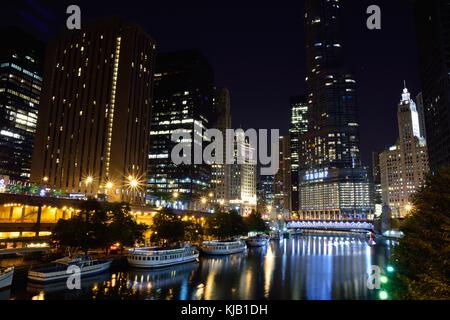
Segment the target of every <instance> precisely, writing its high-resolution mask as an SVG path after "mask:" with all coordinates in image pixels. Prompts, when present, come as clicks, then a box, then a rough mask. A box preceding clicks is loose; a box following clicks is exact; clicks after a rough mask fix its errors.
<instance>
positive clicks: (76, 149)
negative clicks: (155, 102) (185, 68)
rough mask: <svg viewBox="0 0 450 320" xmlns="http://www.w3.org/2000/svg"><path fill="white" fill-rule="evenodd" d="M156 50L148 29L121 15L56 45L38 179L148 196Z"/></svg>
mask: <svg viewBox="0 0 450 320" xmlns="http://www.w3.org/2000/svg"><path fill="white" fill-rule="evenodd" d="M154 52H155V43H154V41H153V40H152V39H151V38H150V37H149V36H148V35H147V34H146V33H145V32H144V30H142V29H141V28H140V27H139V26H137V25H135V24H133V23H129V22H126V21H123V20H120V19H115V18H113V19H104V20H98V21H95V22H92V23H86V24H85V25H84V26H83V29H82V30H79V31H65V32H63V33H62V34H61V35H60V36H58V37H57V38H56V39H54V40H53V41H52V42H51V43H50V44H49V46H48V49H47V54H46V58H45V59H46V60H45V61H46V66H45V73H44V75H45V76H44V85H43V94H42V103H41V111H40V113H39V120H38V130H37V133H36V140H35V149H34V154H33V164H32V173H31V175H32V181H34V182H37V183H45V184H46V185H47V186H48V187H50V188H55V189H60V190H62V191H64V192H67V193H74V194H85V195H87V196H97V197H102V198H107V199H108V200H109V201H129V202H132V203H141V202H143V200H144V199H145V188H144V185H145V176H146V172H147V157H148V141H149V136H150V129H149V125H150V116H151V105H152V82H153V66H154Z"/></svg>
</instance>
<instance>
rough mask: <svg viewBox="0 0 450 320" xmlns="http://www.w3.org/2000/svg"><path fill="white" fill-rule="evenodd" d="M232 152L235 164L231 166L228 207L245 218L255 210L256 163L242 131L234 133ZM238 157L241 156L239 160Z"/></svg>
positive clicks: (251, 148) (252, 150)
mask: <svg viewBox="0 0 450 320" xmlns="http://www.w3.org/2000/svg"><path fill="white" fill-rule="evenodd" d="M239 150H240V151H239ZM234 151H235V152H234V153H235V159H236V163H235V164H233V165H231V179H230V201H229V207H230V209H232V210H237V211H238V212H239V213H240V214H241V215H243V216H246V215H249V214H251V213H252V211H253V210H256V206H257V199H256V173H257V171H256V169H257V161H256V159H254V158H253V154H254V149H253V147H252V146H251V145H250V143H249V141H248V140H247V139H246V137H245V134H244V132H243V131H237V132H236V136H235V150H234ZM239 155H242V159H240V160H239V158H240V157H239Z"/></svg>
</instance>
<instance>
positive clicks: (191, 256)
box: [127, 245, 199, 268]
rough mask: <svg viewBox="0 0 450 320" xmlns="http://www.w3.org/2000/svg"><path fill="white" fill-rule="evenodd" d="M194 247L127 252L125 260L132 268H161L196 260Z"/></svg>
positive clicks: (197, 253)
mask: <svg viewBox="0 0 450 320" xmlns="http://www.w3.org/2000/svg"><path fill="white" fill-rule="evenodd" d="M198 256H199V252H198V250H197V249H196V248H195V247H192V246H190V245H186V246H184V247H180V246H178V247H146V248H134V249H130V250H129V251H128V256H127V260H128V263H129V264H130V265H131V266H132V267H137V268H161V267H167V266H172V265H177V264H181V263H187V262H192V261H196V260H198Z"/></svg>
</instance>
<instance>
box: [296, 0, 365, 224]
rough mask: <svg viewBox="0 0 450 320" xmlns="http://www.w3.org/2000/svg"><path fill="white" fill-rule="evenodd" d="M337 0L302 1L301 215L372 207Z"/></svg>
mask: <svg viewBox="0 0 450 320" xmlns="http://www.w3.org/2000/svg"><path fill="white" fill-rule="evenodd" d="M341 5H342V4H341V1H339V0H334V1H327V0H307V1H305V33H306V60H307V71H306V72H307V77H306V88H307V96H306V98H307V104H308V131H307V132H306V133H305V134H303V135H302V136H301V141H300V154H299V172H300V177H299V180H300V183H299V185H300V187H299V188H300V195H299V201H300V214H301V215H302V214H303V215H304V216H308V217H310V218H319V219H342V218H357V217H365V216H366V215H367V214H368V213H369V212H370V211H371V203H370V196H369V194H370V192H369V183H368V182H367V172H366V170H365V169H364V168H363V167H362V166H361V161H360V149H359V121H358V108H357V101H356V80H355V77H354V76H353V75H352V74H351V73H350V72H349V71H348V70H347V68H346V66H345V65H344V60H343V45H342V41H341V34H340V33H341V32H340V11H341V10H342V8H341Z"/></svg>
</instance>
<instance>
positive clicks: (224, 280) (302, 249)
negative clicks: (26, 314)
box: [0, 233, 393, 300]
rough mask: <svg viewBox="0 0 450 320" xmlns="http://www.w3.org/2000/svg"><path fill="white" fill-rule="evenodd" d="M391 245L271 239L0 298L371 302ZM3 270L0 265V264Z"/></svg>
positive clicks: (338, 237) (346, 237)
mask: <svg viewBox="0 0 450 320" xmlns="http://www.w3.org/2000/svg"><path fill="white" fill-rule="evenodd" d="M392 246H393V243H392V242H390V241H383V242H380V243H378V244H377V245H376V246H369V245H368V244H367V242H366V241H365V239H364V237H363V236H362V235H358V234H342V233H341V234H338V233H327V234H325V233H322V234H309V235H303V236H295V237H291V238H290V239H284V240H279V241H271V242H270V244H269V245H268V246H267V247H265V248H250V249H249V250H248V252H246V253H244V254H236V255H231V256H226V257H211V256H202V257H201V258H200V261H199V262H198V263H191V264H185V265H179V266H176V267H171V268H169V269H162V270H154V271H148V270H134V269H130V268H125V269H123V270H111V272H110V273H108V274H104V275H101V276H97V277H93V278H87V279H83V280H82V289H81V290H73V291H69V290H67V288H66V284H65V283H62V284H53V285H49V286H46V287H40V286H36V285H32V284H28V283H26V282H24V283H15V284H14V286H13V288H11V289H8V290H6V291H5V290H4V291H0V299H19V300H22V299H23V300H30V299H34V300H43V299H48V300H73V299H76V300H92V299H95V300H103V299H109V300H111V299H138V300H147V299H151V300H160V299H162V300H171V299H172V300H265V299H269V300H368V299H376V297H377V294H376V291H373V290H369V289H368V287H367V278H368V273H369V272H370V271H371V266H373V265H376V266H379V267H381V268H383V267H385V265H386V263H387V260H388V258H389V256H390V253H391V249H392ZM2 264H5V261H3V262H2Z"/></svg>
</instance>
